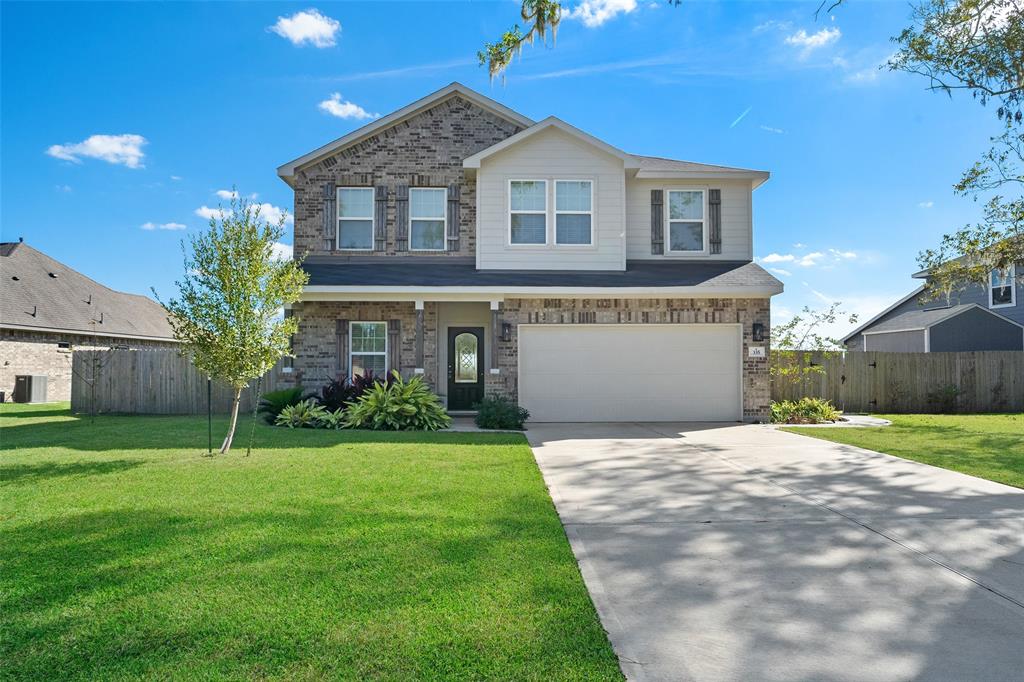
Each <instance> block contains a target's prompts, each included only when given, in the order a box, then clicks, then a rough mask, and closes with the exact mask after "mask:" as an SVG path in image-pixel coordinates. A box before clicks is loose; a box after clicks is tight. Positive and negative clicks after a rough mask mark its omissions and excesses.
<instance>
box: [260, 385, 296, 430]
mask: <svg viewBox="0 0 1024 682" xmlns="http://www.w3.org/2000/svg"><path fill="white" fill-rule="evenodd" d="M302 399H303V389H302V387H301V386H300V387H298V388H283V389H281V390H280V391H270V392H268V393H264V394H263V398H262V399H261V400H260V405H259V408H258V409H257V412H258V413H259V414H262V415H263V419H264V420H266V422H267V423H268V424H273V423H275V421H276V420H277V415H279V414H281V410H283V409H284V408H286V407H289V406H291V405H296V404H298V403H300V402H302Z"/></svg>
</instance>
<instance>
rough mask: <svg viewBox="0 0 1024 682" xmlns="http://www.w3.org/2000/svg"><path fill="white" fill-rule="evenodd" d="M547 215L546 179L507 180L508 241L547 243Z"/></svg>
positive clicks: (512, 242)
mask: <svg viewBox="0 0 1024 682" xmlns="http://www.w3.org/2000/svg"><path fill="white" fill-rule="evenodd" d="M547 215H548V184H547V182H546V181H544V180H511V181H509V243H511V244H547V241H548V221H547Z"/></svg>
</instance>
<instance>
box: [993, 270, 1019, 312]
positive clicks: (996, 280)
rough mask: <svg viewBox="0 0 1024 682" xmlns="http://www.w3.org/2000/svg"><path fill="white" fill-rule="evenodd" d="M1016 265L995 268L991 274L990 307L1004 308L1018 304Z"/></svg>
mask: <svg viewBox="0 0 1024 682" xmlns="http://www.w3.org/2000/svg"><path fill="white" fill-rule="evenodd" d="M1015 275H1016V273H1015V272H1014V267H1013V266H1012V265H1011V266H1010V267H1008V268H1002V269H1000V270H993V271H992V272H991V273H990V274H989V287H988V307H989V308H1003V307H1009V306H1012V305H1016V303H1017V296H1016V293H1015V292H1014V289H1016V286H1015V281H1014V280H1015Z"/></svg>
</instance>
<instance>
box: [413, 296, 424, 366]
mask: <svg viewBox="0 0 1024 682" xmlns="http://www.w3.org/2000/svg"><path fill="white" fill-rule="evenodd" d="M423 317H424V312H423V301H416V367H415V369H413V372H415V373H416V374H423V334H424V333H425V332H424V329H423V328H424V323H423Z"/></svg>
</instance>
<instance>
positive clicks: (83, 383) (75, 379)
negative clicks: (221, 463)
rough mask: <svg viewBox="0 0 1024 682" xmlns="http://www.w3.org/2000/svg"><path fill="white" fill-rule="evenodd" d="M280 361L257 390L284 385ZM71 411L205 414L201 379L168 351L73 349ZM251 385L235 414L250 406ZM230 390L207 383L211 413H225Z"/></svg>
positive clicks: (253, 385) (253, 387)
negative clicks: (211, 389)
mask: <svg viewBox="0 0 1024 682" xmlns="http://www.w3.org/2000/svg"><path fill="white" fill-rule="evenodd" d="M282 367H283V361H280V362H278V364H277V365H276V366H275V367H274V369H272V370H271V371H270V372H268V373H267V374H266V375H265V376H264V377H263V380H262V382H261V386H260V391H261V392H262V393H266V392H267V391H273V390H275V389H278V388H284V387H285V386H287V385H288V384H287V383H286V382H287V378H288V375H287V374H284V373H283V372H282V371H281V368H282ZM71 368H72V372H71V411H72V412H80V413H89V412H92V411H93V410H95V412H96V413H104V412H116V413H124V414H206V404H207V386H206V375H205V374H203V373H202V372H200V371H199V370H198V369H196V368H195V366H194V365H193V364H192V362H191V361H190V360H189V359H188V358H187V357H184V356H182V355H180V354H179V353H178V351H177V350H174V349H168V348H159V349H157V348H154V349H151V350H145V349H143V350H76V351H74V352H73V353H72V355H71ZM255 393H256V382H255V381H253V382H251V383H250V384H249V386H248V387H247V388H246V389H244V390H243V391H242V402H241V409H242V410H245V411H251V410H252V409H253V408H254V407H255V405H253V400H254V398H255ZM231 398H232V392H231V387H230V386H228V385H227V384H225V383H222V382H219V381H214V382H213V400H212V404H213V411H214V412H216V413H227V412H230V410H231Z"/></svg>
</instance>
